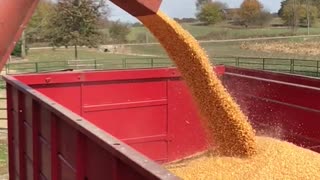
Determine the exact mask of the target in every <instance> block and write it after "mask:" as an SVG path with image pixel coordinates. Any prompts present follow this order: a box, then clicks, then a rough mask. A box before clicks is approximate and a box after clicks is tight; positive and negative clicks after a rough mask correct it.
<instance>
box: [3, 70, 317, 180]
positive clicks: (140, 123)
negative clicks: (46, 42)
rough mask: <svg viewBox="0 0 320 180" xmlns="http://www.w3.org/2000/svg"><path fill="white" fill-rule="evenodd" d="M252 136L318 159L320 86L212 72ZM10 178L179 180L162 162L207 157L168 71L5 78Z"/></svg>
mask: <svg viewBox="0 0 320 180" xmlns="http://www.w3.org/2000/svg"><path fill="white" fill-rule="evenodd" d="M215 71H216V72H217V74H219V75H220V78H221V80H222V81H223V83H224V84H225V86H226V87H227V89H228V90H229V92H230V93H231V94H232V95H233V97H234V98H235V99H236V101H237V102H238V103H239V104H240V105H241V107H242V109H243V110H244V112H245V113H246V114H247V115H248V116H249V118H250V120H251V122H252V124H253V125H254V127H255V128H256V129H257V130H259V131H262V130H263V131H264V132H266V131H268V132H267V133H269V134H270V133H271V135H272V134H273V133H272V132H270V130H272V129H275V128H276V127H277V128H280V129H281V133H280V134H278V135H280V136H279V138H282V139H284V140H287V141H290V142H293V143H295V144H297V145H299V146H303V147H305V148H308V149H312V150H314V151H317V152H320V133H319V129H320V122H319V118H320V103H319V102H317V99H319V98H320V80H319V79H313V78H310V77H302V76H293V75H287V74H280V73H272V72H266V71H256V70H247V69H239V68H232V67H223V66H219V67H216V68H215ZM4 79H5V80H6V82H7V93H8V94H7V97H8V118H9V119H8V128H9V170H10V179H32V178H33V179H63V180H65V179H81V180H83V179H87V180H100V179H139V180H140V179H178V177H175V176H174V175H173V174H171V173H170V172H168V171H167V170H166V169H165V168H163V167H162V165H163V164H164V163H168V162H172V161H174V160H177V159H181V158H184V157H188V156H190V155H193V154H196V153H198V152H202V151H205V150H206V147H207V144H206V138H205V135H204V131H203V128H202V127H201V125H200V118H199V115H198V112H197V109H196V107H195V105H194V103H193V100H192V98H191V96H190V93H189V91H188V89H187V87H186V85H185V83H184V81H183V80H182V79H181V77H180V75H179V73H178V71H177V70H176V69H175V68H160V69H140V70H121V71H95V72H94V71H86V72H60V73H59V72H57V73H43V74H29V75H16V76H4Z"/></svg>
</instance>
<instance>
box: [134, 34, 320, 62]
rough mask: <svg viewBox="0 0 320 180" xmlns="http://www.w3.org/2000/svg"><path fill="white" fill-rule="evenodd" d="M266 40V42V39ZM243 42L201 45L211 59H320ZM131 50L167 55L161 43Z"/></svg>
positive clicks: (294, 40)
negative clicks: (248, 47)
mask: <svg viewBox="0 0 320 180" xmlns="http://www.w3.org/2000/svg"><path fill="white" fill-rule="evenodd" d="M319 40H320V38H314V37H312V38H309V39H304V38H294V39H285V40H269V41H270V42H271V41H276V42H277V41H281V42H303V41H319ZM255 42H261V41H252V42H251V43H255ZM264 42H266V41H265V40H264ZM241 43H242V42H210V43H201V44H200V45H201V47H203V48H204V49H205V51H206V52H207V54H208V55H209V57H210V58H211V59H214V57H226V56H227V57H230V56H233V57H239V56H241V57H268V58H288V59H292V58H293V59H310V60H320V58H319V57H318V56H309V55H297V54H288V53H279V52H277V53H267V52H260V51H252V50H246V49H241V48H240V45H241ZM128 48H129V49H130V51H131V52H133V53H137V54H139V53H146V54H153V55H157V56H163V57H167V55H166V53H165V51H164V49H163V48H162V47H161V46H160V45H139V46H128Z"/></svg>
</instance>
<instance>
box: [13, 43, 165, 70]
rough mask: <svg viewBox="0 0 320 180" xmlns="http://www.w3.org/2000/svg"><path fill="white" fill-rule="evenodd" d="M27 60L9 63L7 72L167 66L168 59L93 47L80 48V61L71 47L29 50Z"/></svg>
mask: <svg viewBox="0 0 320 180" xmlns="http://www.w3.org/2000/svg"><path fill="white" fill-rule="evenodd" d="M27 59H28V61H23V62H20V63H10V64H8V65H7V72H8V73H9V74H14V73H33V72H43V71H56V70H62V69H70V68H71V69H125V68H140V67H141V68H145V67H151V66H152V67H162V66H167V64H168V62H169V61H168V59H161V58H160V59H159V58H152V57H144V56H134V55H121V54H110V53H103V52H99V51H97V50H94V49H84V48H82V49H80V50H79V59H80V61H74V60H73V59H74V51H73V49H57V50H54V51H53V50H52V49H41V50H31V51H29V53H28V57H27Z"/></svg>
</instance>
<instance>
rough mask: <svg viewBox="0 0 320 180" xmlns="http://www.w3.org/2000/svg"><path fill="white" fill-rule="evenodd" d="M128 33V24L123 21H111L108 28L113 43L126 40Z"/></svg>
mask: <svg viewBox="0 0 320 180" xmlns="http://www.w3.org/2000/svg"><path fill="white" fill-rule="evenodd" d="M129 33H130V27H129V25H128V24H125V23H121V22H120V21H116V22H113V23H112V25H111V27H110V29H109V35H110V38H111V39H112V42H114V43H125V42H128V40H127V36H128V34H129Z"/></svg>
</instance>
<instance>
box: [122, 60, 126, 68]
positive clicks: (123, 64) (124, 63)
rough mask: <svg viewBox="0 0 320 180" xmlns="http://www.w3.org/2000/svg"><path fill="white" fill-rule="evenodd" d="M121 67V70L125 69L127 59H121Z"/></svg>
mask: <svg viewBox="0 0 320 180" xmlns="http://www.w3.org/2000/svg"><path fill="white" fill-rule="evenodd" d="M122 67H123V69H127V59H126V58H124V59H122Z"/></svg>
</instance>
